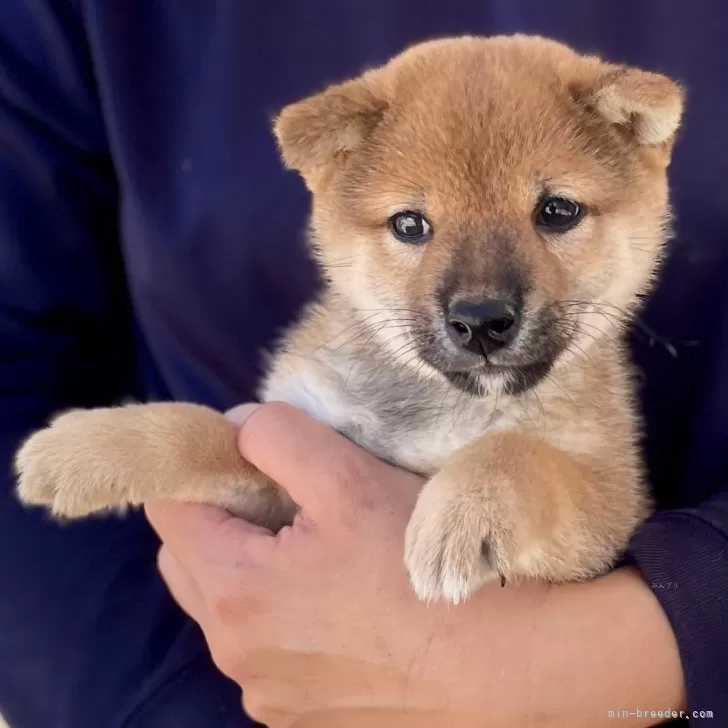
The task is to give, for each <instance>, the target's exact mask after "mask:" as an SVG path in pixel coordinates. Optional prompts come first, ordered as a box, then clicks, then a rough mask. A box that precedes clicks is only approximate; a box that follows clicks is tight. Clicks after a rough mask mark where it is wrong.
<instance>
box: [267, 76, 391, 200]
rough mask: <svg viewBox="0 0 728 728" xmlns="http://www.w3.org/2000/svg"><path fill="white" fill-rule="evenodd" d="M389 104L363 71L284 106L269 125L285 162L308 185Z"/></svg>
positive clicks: (358, 139)
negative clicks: (358, 76) (363, 74)
mask: <svg viewBox="0 0 728 728" xmlns="http://www.w3.org/2000/svg"><path fill="white" fill-rule="evenodd" d="M387 106H388V103H387V102H386V101H385V100H384V99H383V98H381V96H380V95H379V94H378V93H377V86H376V84H375V83H373V82H372V81H371V78H367V77H366V76H364V77H361V78H357V79H354V80H353V81H347V82H346V83H342V84H337V85H335V86H331V87H330V88H328V89H327V90H326V91H323V92H322V93H319V94H316V95H315V96H310V97H309V98H307V99H304V100H303V101H299V102H297V103H294V104H291V105H290V106H286V107H285V108H284V109H283V111H281V113H280V114H279V116H278V118H277V119H276V120H275V122H274V126H273V130H274V132H275V135H276V139H277V140H278V146H279V148H280V152H281V156H282V158H283V162H284V164H285V165H286V167H287V168H288V169H295V170H297V171H298V172H300V173H301V175H302V176H303V177H304V179H305V180H306V182H307V183H308V184H309V186H311V183H312V181H313V180H314V179H317V178H319V177H320V175H321V173H322V172H323V171H325V169H326V168H328V167H329V165H330V164H332V163H334V162H335V161H337V160H340V159H342V158H343V157H344V156H345V155H346V154H348V153H350V152H352V151H354V150H355V149H356V147H357V146H358V145H359V144H361V143H362V141H364V139H365V138H366V137H367V135H368V134H369V133H370V132H371V131H372V130H373V129H374V127H375V126H376V125H377V123H378V122H379V120H380V119H381V117H382V115H383V113H384V111H385V110H386V108H387Z"/></svg>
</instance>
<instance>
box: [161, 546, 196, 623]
mask: <svg viewBox="0 0 728 728" xmlns="http://www.w3.org/2000/svg"><path fill="white" fill-rule="evenodd" d="M157 566H158V568H159V573H160V574H161V575H162V579H163V580H164V583H165V584H166V585H167V588H168V589H169V591H170V593H171V594H172V598H173V599H174V600H175V601H176V602H177V604H179V606H180V607H182V609H183V610H184V611H185V612H186V613H187V614H188V615H189V616H190V617H192V619H194V620H195V621H196V622H198V623H199V622H201V621H202V619H203V617H204V611H205V609H204V605H205V601H204V599H203V598H202V592H201V591H200V588H199V586H198V585H197V583H196V582H195V580H194V579H193V578H192V577H191V576H190V575H189V574H188V573H187V572H186V571H185V570H184V568H183V567H182V565H181V564H180V563H179V561H177V559H176V558H175V556H174V554H173V553H172V552H171V551H170V550H169V549H168V548H167V547H166V546H162V548H161V549H160V550H159V554H158V556H157Z"/></svg>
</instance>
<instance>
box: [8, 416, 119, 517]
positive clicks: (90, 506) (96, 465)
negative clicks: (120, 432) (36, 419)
mask: <svg viewBox="0 0 728 728" xmlns="http://www.w3.org/2000/svg"><path fill="white" fill-rule="evenodd" d="M111 412H112V410H108V409H103V410H73V411H71V412H67V413H66V414H63V415H61V416H59V417H57V418H56V419H55V420H54V421H53V423H52V424H51V425H50V426H49V427H46V428H45V429H43V430H39V431H38V432H36V433H35V434H33V435H31V436H30V437H29V438H28V439H27V440H26V441H25V443H24V444H23V446H22V447H21V448H20V450H19V451H18V453H17V455H16V456H15V470H16V473H17V476H18V486H17V494H18V498H19V499H20V500H21V501H22V502H23V503H25V504H27V505H34V506H45V507H46V508H48V509H49V510H50V511H51V512H52V513H53V514H54V515H55V516H60V517H64V518H79V517H82V516H86V515H88V514H89V513H92V512H94V511H96V510H102V509H104V508H106V507H108V506H109V505H114V504H115V503H117V502H118V503H123V498H121V499H120V498H119V495H120V494H118V493H117V494H116V495H115V496H114V497H113V498H111V497H110V496H111V493H112V491H113V490H114V489H115V488H116V487H117V478H116V477H115V475H114V473H113V472H112V471H111V469H110V467H109V466H110V464H111V463H110V459H109V458H105V457H104V456H105V454H106V453H107V451H108V448H109V447H110V446H112V441H113V434H114V429H115V418H114V416H113V415H112V414H111ZM106 434H108V435H109V436H110V437H112V440H110V441H109V442H107V441H106V440H105V435H106ZM131 445H132V444H131V443H129V446H131Z"/></svg>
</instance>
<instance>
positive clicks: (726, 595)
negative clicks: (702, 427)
mask: <svg viewBox="0 0 728 728" xmlns="http://www.w3.org/2000/svg"><path fill="white" fill-rule="evenodd" d="M628 562H631V563H633V564H634V565H635V566H636V567H637V568H638V569H639V570H640V571H641V573H642V575H643V577H644V579H645V580H646V581H647V583H648V584H649V586H650V588H651V589H652V590H653V591H654V593H655V596H656V597H657V599H658V600H659V601H660V603H661V605H662V608H663V609H664V611H665V614H666V615H667V618H668V620H669V621H670V624H671V626H672V629H673V631H674V632H675V636H676V638H677V644H678V649H679V651H680V657H681V660H682V665H683V672H684V674H685V683H686V687H687V697H688V711H689V712H690V713H691V715H690V720H689V724H690V725H691V726H705V728H708V727H709V726H713V727H715V726H719V725H721V726H723V725H728V492H726V491H724V492H722V493H719V494H717V495H715V496H713V498H712V499H710V500H709V501H707V502H706V503H704V504H703V505H701V506H700V507H699V508H686V509H680V510H673V511H664V512H658V513H656V514H655V515H654V516H653V517H652V518H650V519H649V520H648V521H647V522H646V523H645V524H644V525H643V527H642V528H641V529H640V530H639V531H638V532H637V533H636V534H635V536H634V538H633V539H632V542H631V544H630V549H629V552H628ZM710 712H712V715H710Z"/></svg>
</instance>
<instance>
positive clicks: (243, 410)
mask: <svg viewBox="0 0 728 728" xmlns="http://www.w3.org/2000/svg"><path fill="white" fill-rule="evenodd" d="M258 407H260V404H258V403H257V402H246V403H245V404H239V405H238V406H237V407H233V408H232V409H229V410H228V411H227V412H225V417H226V418H227V419H228V420H230V422H234V423H235V424H236V425H238V426H240V425H242V424H243V423H244V422H245V420H247V419H248V417H250V415H252V414H253V412H255V410H257V409H258Z"/></svg>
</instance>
